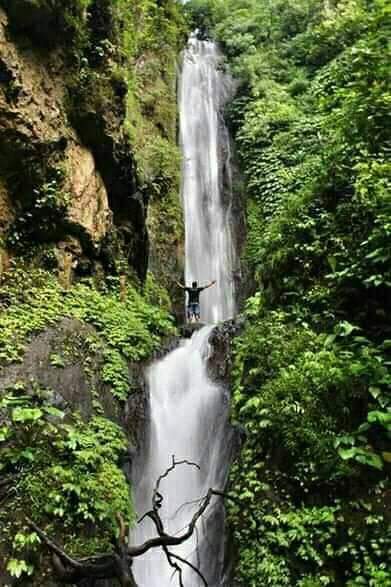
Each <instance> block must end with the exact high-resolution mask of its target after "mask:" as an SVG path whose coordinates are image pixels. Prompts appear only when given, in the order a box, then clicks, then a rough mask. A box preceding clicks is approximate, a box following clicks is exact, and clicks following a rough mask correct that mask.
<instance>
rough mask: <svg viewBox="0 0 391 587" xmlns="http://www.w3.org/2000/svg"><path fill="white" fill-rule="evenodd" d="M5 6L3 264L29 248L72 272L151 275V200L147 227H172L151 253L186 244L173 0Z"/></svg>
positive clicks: (1, 65) (27, 1) (178, 30)
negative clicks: (180, 198)
mask: <svg viewBox="0 0 391 587" xmlns="http://www.w3.org/2000/svg"><path fill="white" fill-rule="evenodd" d="M1 6H2V8H0V10H1V12H0V34H1V54H0V72H1V73H0V81H1V85H0V149H1V159H0V186H1V188H0V194H1V199H0V238H1V248H2V252H1V258H2V263H1V267H2V268H3V269H4V268H5V267H6V265H7V262H8V261H7V259H9V258H10V257H14V256H19V255H24V256H25V255H26V254H27V253H28V255H29V256H30V258H34V259H36V260H37V261H39V262H40V263H44V264H48V265H49V266H50V267H49V268H51V267H52V265H57V266H58V267H59V269H60V271H63V272H65V273H67V272H68V273H69V274H71V273H74V274H76V275H85V274H91V273H95V272H96V271H99V270H101V269H103V271H104V272H109V273H113V272H114V273H115V272H118V271H122V270H123V268H122V265H123V264H124V265H125V266H126V267H127V266H130V267H131V268H133V269H134V271H135V273H136V274H137V275H138V276H139V277H141V278H142V279H143V278H144V277H145V274H146V270H147V265H148V236H147V230H146V224H147V206H148V203H149V202H151V211H150V221H149V224H150V226H151V227H154V225H156V224H157V221H156V217H157V216H159V217H160V219H161V217H162V216H164V223H163V226H167V224H169V225H170V229H171V230H170V231H168V230H167V231H164V229H163V230H162V229H161V227H160V229H159V230H156V231H153V230H152V231H151V241H152V249H153V251H154V254H155V255H156V256H157V257H159V255H161V254H162V250H164V253H165V254H166V255H167V253H168V251H167V248H170V249H171V250H170V251H169V257H172V258H174V259H176V258H177V254H176V253H177V250H178V249H179V248H180V240H181V227H180V213H179V208H178V183H179V180H178V175H179V171H178V170H179V156H178V152H177V148H176V106H175V103H176V100H175V80H176V56H177V54H178V51H179V48H180V45H181V42H182V40H183V30H184V27H183V22H182V20H181V16H180V12H179V10H178V8H177V7H176V3H175V2H168V3H165V4H164V6H160V5H159V3H157V2H141V3H138V5H137V6H135V4H134V3H133V2H127V1H126V0H121V1H118V2H114V3H113V2H108V1H104V0H96V1H89V2H85V1H82V0H73V1H72V2H69V3H67V5H66V6H64V5H63V3H61V2H47V1H45V0H41V1H39V0H35V1H33V0H17V1H15V0H12V1H7V0H3V1H2V2H1ZM169 233H170V236H168V234H169ZM171 235H172V236H171ZM155 266H156V267H157V266H160V264H159V263H156V264H155ZM69 267H70V269H67V268H69ZM69 277H70V275H68V277H67V278H69Z"/></svg>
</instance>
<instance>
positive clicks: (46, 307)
mask: <svg viewBox="0 0 391 587" xmlns="http://www.w3.org/2000/svg"><path fill="white" fill-rule="evenodd" d="M168 306H169V300H168V296H167V293H166V292H165V291H164V290H163V289H162V288H161V287H160V286H157V285H156V284H155V283H154V281H153V278H152V277H151V276H149V277H148V279H147V283H146V284H145V286H144V287H143V288H139V289H137V288H136V287H135V286H134V285H131V283H128V284H127V286H126V290H125V291H124V290H123V289H122V290H121V288H120V286H119V283H118V280H117V279H115V278H112V279H109V280H107V281H103V282H97V283H94V282H93V280H91V279H86V280H84V281H81V282H79V283H77V284H75V285H74V286H72V287H71V288H69V289H66V290H65V289H63V288H62V287H61V286H60V284H59V282H58V280H57V278H56V277H55V276H54V275H53V274H51V273H49V272H47V271H43V270H38V269H33V268H32V267H31V266H29V265H27V266H24V265H23V264H22V263H21V262H18V263H15V266H14V267H13V268H12V269H11V271H10V272H9V273H7V274H4V275H3V277H2V281H1V285H0V376H1V380H0V383H1V385H0V479H1V484H0V506H1V505H2V504H3V505H4V504H5V505H6V507H5V508H4V507H1V512H0V526H1V528H2V532H1V539H0V553H2V558H3V560H4V565H5V566H4V568H1V572H2V573H4V572H5V571H6V570H7V571H8V573H10V574H11V575H12V576H14V577H19V576H21V577H22V579H23V577H26V575H33V576H34V581H35V582H36V583H35V584H41V582H42V581H43V578H44V576H45V574H49V575H50V574H51V572H52V571H51V568H50V560H46V559H45V560H43V559H42V550H41V548H40V545H39V542H40V541H39V538H38V536H37V535H36V533H35V532H32V531H31V528H29V526H28V524H27V522H26V516H30V517H31V518H32V519H34V521H35V522H36V523H38V524H39V525H40V526H41V527H43V528H45V529H46V531H48V532H49V534H51V535H52V536H53V537H57V539H58V541H59V542H60V543H62V544H63V545H64V546H65V548H66V549H67V550H68V551H69V552H72V553H74V554H75V555H77V556H80V555H88V554H95V553H97V552H104V551H107V552H111V551H112V548H113V546H112V543H113V541H114V539H115V537H116V535H117V534H118V523H117V519H116V518H117V516H118V514H121V516H122V518H123V519H124V520H125V521H126V522H127V523H129V524H130V523H132V521H133V517H134V513H133V509H132V500H131V493H130V486H129V482H128V480H127V479H126V477H125V474H124V472H123V463H124V459H125V458H126V454H127V451H128V446H129V443H130V442H131V441H132V434H133V432H134V429H135V428H136V427H137V422H134V421H128V422H127V427H126V432H127V436H126V435H125V433H124V431H123V429H122V428H121V427H120V426H119V423H120V422H122V420H123V417H122V416H121V415H122V413H123V411H124V402H125V401H126V400H127V398H128V397H129V395H130V394H131V392H133V391H135V389H134V385H135V382H134V381H133V380H132V378H131V373H130V370H129V365H131V364H133V365H134V364H136V363H137V362H140V361H145V360H147V359H148V358H150V356H151V354H152V353H153V352H154V351H155V350H156V349H158V348H159V346H160V344H161V341H162V339H163V337H164V336H167V335H172V334H174V333H175V329H174V327H173V322H172V318H171V317H170V315H169V313H168V310H167V307H168ZM64 320H73V321H74V323H75V324H76V327H75V329H74V331H73V335H72V336H71V335H70V334H68V335H67V336H66V337H62V338H60V339H58V341H57V342H56V340H57V339H54V342H52V343H51V347H50V348H49V352H50V354H49V356H48V357H45V356H44V355H42V353H41V355H40V358H39V360H40V362H41V363H43V365H44V366H45V370H46V372H48V371H50V370H53V371H56V372H57V373H58V377H61V371H62V370H64V371H65V370H67V369H70V370H72V369H75V365H79V367H78V368H79V369H80V370H81V371H82V373H83V374H84V375H83V377H84V379H85V381H86V385H87V387H88V386H89V389H87V391H82V390H79V389H76V394H77V393H80V394H82V395H83V396H82V397H80V398H77V395H76V399H75V398H74V399H73V400H71V398H72V393H71V394H70V395H69V394H68V395H67V397H66V399H65V398H64V397H62V395H61V394H62V389H60V388H59V387H58V386H56V387H54V388H49V387H47V386H45V385H44V384H43V383H42V381H40V379H39V378H38V377H31V376H29V370H28V367H26V366H24V364H23V361H24V360H25V353H26V350H27V349H30V352H31V346H32V345H31V340H33V343H32V344H33V345H34V341H35V340H36V338H37V336H38V335H39V334H40V333H42V332H44V331H47V330H48V329H49V328H51V329H53V330H54V331H55V332H57V331H56V328H58V327H59V324H61V323H63V321H64ZM77 325H79V326H77ZM35 360H38V359H37V357H35ZM17 364H21V367H22V370H21V371H20V373H19V376H18V378H17V379H15V377H13V378H12V372H10V371H9V369H12V367H13V366H16V365H17ZM9 373H11V378H10V376H9ZM79 377H81V375H80V376H79ZM67 380H68V381H72V380H69V378H68V379H67ZM79 384H80V382H79ZM76 385H77V382H76ZM102 390H106V392H107V393H108V394H109V395H108V396H106V400H105V395H104V394H102ZM65 391H67V393H68V391H70V390H65ZM110 394H111V397H110ZM107 397H108V399H107ZM107 401H109V403H110V410H109V415H110V418H112V419H108V417H107V414H106V408H107V405H106V408H105V405H104V404H105V402H106V403H107ZM86 405H91V406H92V408H91V409H90V408H89V409H88V410H87V411H86V409H85V408H84V410H83V409H82V408H83V406H86ZM116 405H118V409H117V410H115V409H114V406H116ZM86 412H87V413H86ZM88 412H90V415H88ZM116 412H117V413H118V414H119V416H118V418H115V419H116V420H118V423H115V422H114V421H113V415H114V414H115V413H116Z"/></svg>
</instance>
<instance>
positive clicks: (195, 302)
mask: <svg viewBox="0 0 391 587" xmlns="http://www.w3.org/2000/svg"><path fill="white" fill-rule="evenodd" d="M176 283H177V285H178V286H179V287H180V288H181V289H184V290H185V292H186V293H187V295H188V300H187V319H188V321H189V322H193V321H194V320H195V321H196V322H199V321H200V318H201V311H200V293H201V292H202V291H204V289H208V287H212V285H215V283H216V280H214V281H211V282H210V283H208V285H203V286H198V282H197V281H193V283H192V284H191V287H188V286H186V285H182V284H181V283H179V281H177V282H176ZM193 319H194V320H193Z"/></svg>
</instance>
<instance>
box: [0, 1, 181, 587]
mask: <svg viewBox="0 0 391 587" xmlns="http://www.w3.org/2000/svg"><path fill="white" fill-rule="evenodd" d="M184 39H185V27H184V24H183V20H182V16H181V11H180V7H179V6H178V5H177V2H176V1H175V0H168V1H167V2H165V3H164V6H161V3H160V2H159V1H158V0H156V1H155V0H152V1H151V0H140V2H137V3H135V2H133V0H117V1H116V2H112V0H67V2H63V0H0V453H1V454H0V529H1V531H0V584H8V585H11V584H20V585H23V584H29V585H37V586H38V585H39V586H43V585H47V586H49V585H50V586H52V585H57V584H58V581H57V579H56V578H53V577H54V573H53V570H52V566H51V560H50V558H49V557H47V556H46V555H45V553H44V550H43V549H42V548H40V547H37V545H36V544H35V545H34V544H30V543H29V544H27V543H26V542H23V540H25V539H26V536H27V537H28V536H30V537H31V532H30V530H29V529H28V527H27V525H26V523H25V518H24V516H25V515H26V514H28V515H30V516H31V517H32V518H34V520H36V521H37V523H39V524H40V525H41V527H42V528H44V529H45V530H46V531H47V532H48V533H49V534H50V535H52V536H53V537H54V538H55V539H56V540H58V541H59V543H61V544H62V545H63V546H64V548H66V549H68V550H69V552H71V553H72V555H74V556H82V555H83V556H84V555H88V554H94V553H96V552H98V551H99V552H102V551H106V550H107V551H111V550H112V542H113V540H114V538H115V535H116V532H117V523H116V522H115V521H114V520H115V513H116V512H120V513H121V515H122V517H123V519H124V520H126V521H127V522H129V523H131V522H132V520H133V517H134V512H133V511H132V505H131V503H132V500H131V495H130V483H129V479H128V476H127V473H128V471H127V469H128V466H127V462H128V461H129V457H130V454H129V453H130V452H131V450H132V446H134V445H135V443H137V439H138V436H139V434H140V433H141V428H142V424H143V418H144V401H145V395H144V394H143V393H142V391H143V380H142V371H143V365H144V364H145V363H146V362H148V361H150V360H151V359H152V357H153V354H154V353H156V352H157V351H158V349H159V347H160V346H161V343H162V341H163V339H164V337H166V336H173V334H174V333H175V332H174V328H173V325H172V319H171V317H170V316H169V314H168V311H169V309H170V299H169V296H168V294H167V292H166V291H165V290H164V288H162V287H161V286H160V285H161V284H163V285H166V286H167V285H170V284H172V273H175V271H176V272H178V271H179V269H180V257H181V248H182V247H181V242H182V240H183V234H182V226H181V207H180V204H179V169H180V160H179V153H178V149H177V146H176V135H177V130H176V129H177V113H176V58H177V55H178V54H179V51H180V48H181V45H182V43H183V41H184ZM167 259H169V262H167ZM148 271H149V274H148V276H147V272H148ZM119 275H120V276H121V277H120V278H119V279H118V276H119ZM82 278H86V279H82ZM89 278H92V279H89ZM157 280H158V281H159V284H160V285H157V284H156V281H157ZM26 451H27V452H26ZM25 456H27V459H28V460H27V461H26V460H25ZM20 481H21V482H22V483H21V484H20ZM60 502H61V503H60ZM15 536H19V538H20V537H21V536H22V538H21V540H22V542H23V544H22V543H21V542H20V540H19V538H18V539H15V540H14V537H15ZM27 540H29V538H27ZM18 541H19V542H18ZM109 584H111V582H110V583H109Z"/></svg>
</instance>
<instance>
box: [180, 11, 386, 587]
mask: <svg viewBox="0 0 391 587" xmlns="http://www.w3.org/2000/svg"><path fill="white" fill-rule="evenodd" d="M187 9H188V12H189V14H190V18H191V19H192V22H193V25H194V26H196V25H198V26H199V27H200V29H201V31H202V34H203V35H208V34H209V35H213V36H215V37H217V38H218V39H219V40H220V41H221V43H222V45H223V50H224V51H225V54H226V55H227V58H228V62H229V65H230V68H231V71H232V72H233V74H234V75H235V76H236V77H237V78H238V79H239V81H240V86H239V89H238V93H237V96H236V98H235V99H234V101H233V102H232V104H231V105H230V107H229V109H228V112H227V118H228V119H229V121H230V124H231V128H232V131H233V133H234V136H235V139H236V145H237V149H238V153H239V157H240V161H241V167H242V171H243V173H244V175H245V179H246V192H247V196H248V201H247V221H248V241H247V247H246V250H245V253H244V262H245V263H246V264H247V265H248V267H249V269H250V272H251V275H252V277H253V279H254V283H255V284H256V293H255V295H254V296H253V297H251V298H250V299H249V300H248V301H247V305H246V309H245V316H246V317H247V319H248V320H247V326H246V327H245V329H244V331H243V333H242V335H241V336H240V337H239V338H238V339H237V341H236V344H235V371H234V396H233V416H234V419H235V420H236V421H238V422H239V423H240V424H242V425H243V426H244V428H245V429H246V431H247V441H246V443H245V445H244V448H243V451H242V454H241V457H240V459H239V462H238V464H237V465H236V466H235V468H234V470H233V472H232V477H231V484H232V491H233V493H234V494H235V495H236V497H237V499H238V500H239V502H240V503H241V504H242V505H241V507H239V506H237V505H235V506H234V507H231V511H230V519H231V525H232V529H233V532H234V536H235V539H236V544H237V547H238V578H239V579H240V581H241V584H243V586H245V587H249V586H252V587H255V586H258V585H270V586H275V587H277V586H278V587H280V586H281V585H289V586H293V585H297V586H299V585H300V586H304V585H305V586H308V587H309V586H311V587H315V586H318V585H319V586H320V585H349V586H356V585H372V586H381V585H384V586H385V585H389V584H390V582H391V575H390V572H389V569H388V568H387V564H386V563H387V556H388V555H387V552H388V549H389V548H390V537H389V534H387V528H388V527H389V522H390V520H389V513H388V514H387V511H386V492H387V486H388V480H389V475H388V474H389V467H390V461H391V453H390V448H389V446H390V444H389V443H390V439H391V403H390V397H389V389H390V383H391V376H390V372H389V367H390V361H389V349H390V344H391V342H390V332H391V322H390V316H389V313H387V311H386V300H387V299H389V296H390V287H391V230H390V228H391V225H390V213H391V198H390V192H389V187H390V165H389V163H388V162H387V138H388V136H387V133H388V129H389V128H390V125H389V122H390V121H389V118H388V115H389V106H390V95H389V94H388V93H387V67H388V55H387V43H388V39H389V33H390V30H389V16H390V9H389V6H388V5H387V3H386V2H384V1H383V0H375V1H366V0H340V1H336V0H333V1H330V2H327V1H324V2H323V1H317V0H299V1H297V0H295V1H294V2H293V1H290V0H288V1H279V0H277V1H274V2H268V1H266V0H265V1H258V0H240V1H238V0H214V1H203V0H195V1H193V2H191V3H190V4H189V5H188V8H187Z"/></svg>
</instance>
